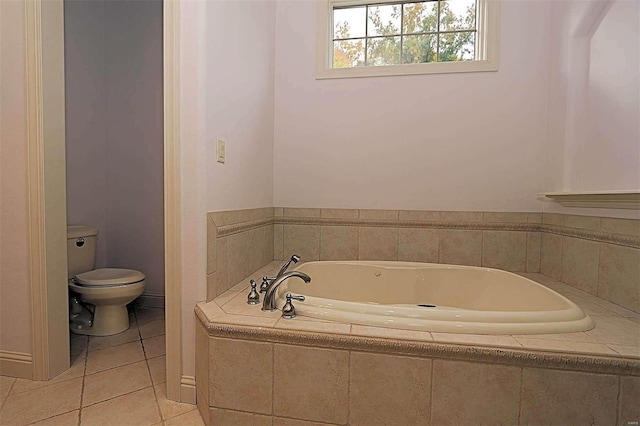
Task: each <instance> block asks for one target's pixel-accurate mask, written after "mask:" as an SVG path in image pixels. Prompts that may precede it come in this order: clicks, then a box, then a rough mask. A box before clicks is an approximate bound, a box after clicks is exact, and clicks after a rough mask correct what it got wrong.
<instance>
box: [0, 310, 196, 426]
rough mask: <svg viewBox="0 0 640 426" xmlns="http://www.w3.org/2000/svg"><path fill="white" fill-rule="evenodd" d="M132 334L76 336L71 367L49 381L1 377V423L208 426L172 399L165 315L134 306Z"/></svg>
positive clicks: (189, 408)
mask: <svg viewBox="0 0 640 426" xmlns="http://www.w3.org/2000/svg"><path fill="white" fill-rule="evenodd" d="M130 324H131V326H130V328H129V330H127V331H125V332H123V333H120V334H116V335H115V336H108V337H88V336H77V335H74V334H72V335H71V368H70V369H69V370H67V371H65V372H64V373H62V374H60V375H59V376H58V377H55V378H54V379H52V380H49V381H47V382H36V381H32V380H27V379H15V378H13V377H6V376H0V425H2V426H9V425H11V426H13V425H28V424H35V425H56V426H66V425H74V426H75V425H83V426H84V425H127V426H138V425H140V426H142V425H166V426H171V425H184V426H190V425H204V423H203V422H202V419H201V418H200V414H199V413H198V410H197V409H196V406H195V405H191V404H182V403H178V402H174V401H169V400H168V399H167V398H166V388H165V381H166V379H165V338H164V330H165V327H164V311H163V310H161V309H149V308H137V307H136V308H132V309H131V310H130Z"/></svg>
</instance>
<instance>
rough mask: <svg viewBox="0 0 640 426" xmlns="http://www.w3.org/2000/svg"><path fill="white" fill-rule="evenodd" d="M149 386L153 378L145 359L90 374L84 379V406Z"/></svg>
mask: <svg viewBox="0 0 640 426" xmlns="http://www.w3.org/2000/svg"><path fill="white" fill-rule="evenodd" d="M148 386H151V378H150V377H149V371H148V369H147V363H146V362H145V361H140V362H136V363H135V364H129V365H124V366H122V367H118V368H112V369H110V370H106V371H101V372H99V373H96V374H90V375H88V376H86V377H85V379H84V390H83V391H82V406H83V407H86V406H87V405H93V404H95V403H97V402H101V401H106V400H107V399H111V398H115V397H116V396H120V395H124V394H126V393H130V392H133V391H137V390H140V389H143V388H146V387H148Z"/></svg>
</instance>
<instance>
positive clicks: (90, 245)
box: [67, 226, 98, 279]
mask: <svg viewBox="0 0 640 426" xmlns="http://www.w3.org/2000/svg"><path fill="white" fill-rule="evenodd" d="M97 234H98V228H94V227H92V226H67V263H68V265H67V266H68V278H69V279H71V278H73V277H75V276H76V275H78V274H81V273H83V272H88V271H91V270H93V269H94V268H95V265H96V235H97Z"/></svg>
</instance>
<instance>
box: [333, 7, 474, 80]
mask: <svg viewBox="0 0 640 426" xmlns="http://www.w3.org/2000/svg"><path fill="white" fill-rule="evenodd" d="M333 19H334V21H333V22H334V37H333V67H334V68H352V67H362V66H381V65H398V64H416V63H428V62H453V61H468V60H473V59H475V51H476V48H475V42H476V33H477V28H476V1H475V0H446V1H445V0H431V1H423V2H404V3H390V4H366V5H358V6H349V7H334V8H333ZM363 27H364V28H363Z"/></svg>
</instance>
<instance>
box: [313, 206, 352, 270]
mask: <svg viewBox="0 0 640 426" xmlns="http://www.w3.org/2000/svg"><path fill="white" fill-rule="evenodd" d="M354 211H355V210H354ZM356 259H358V227H357V226H322V227H321V228H320V260H356Z"/></svg>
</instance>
